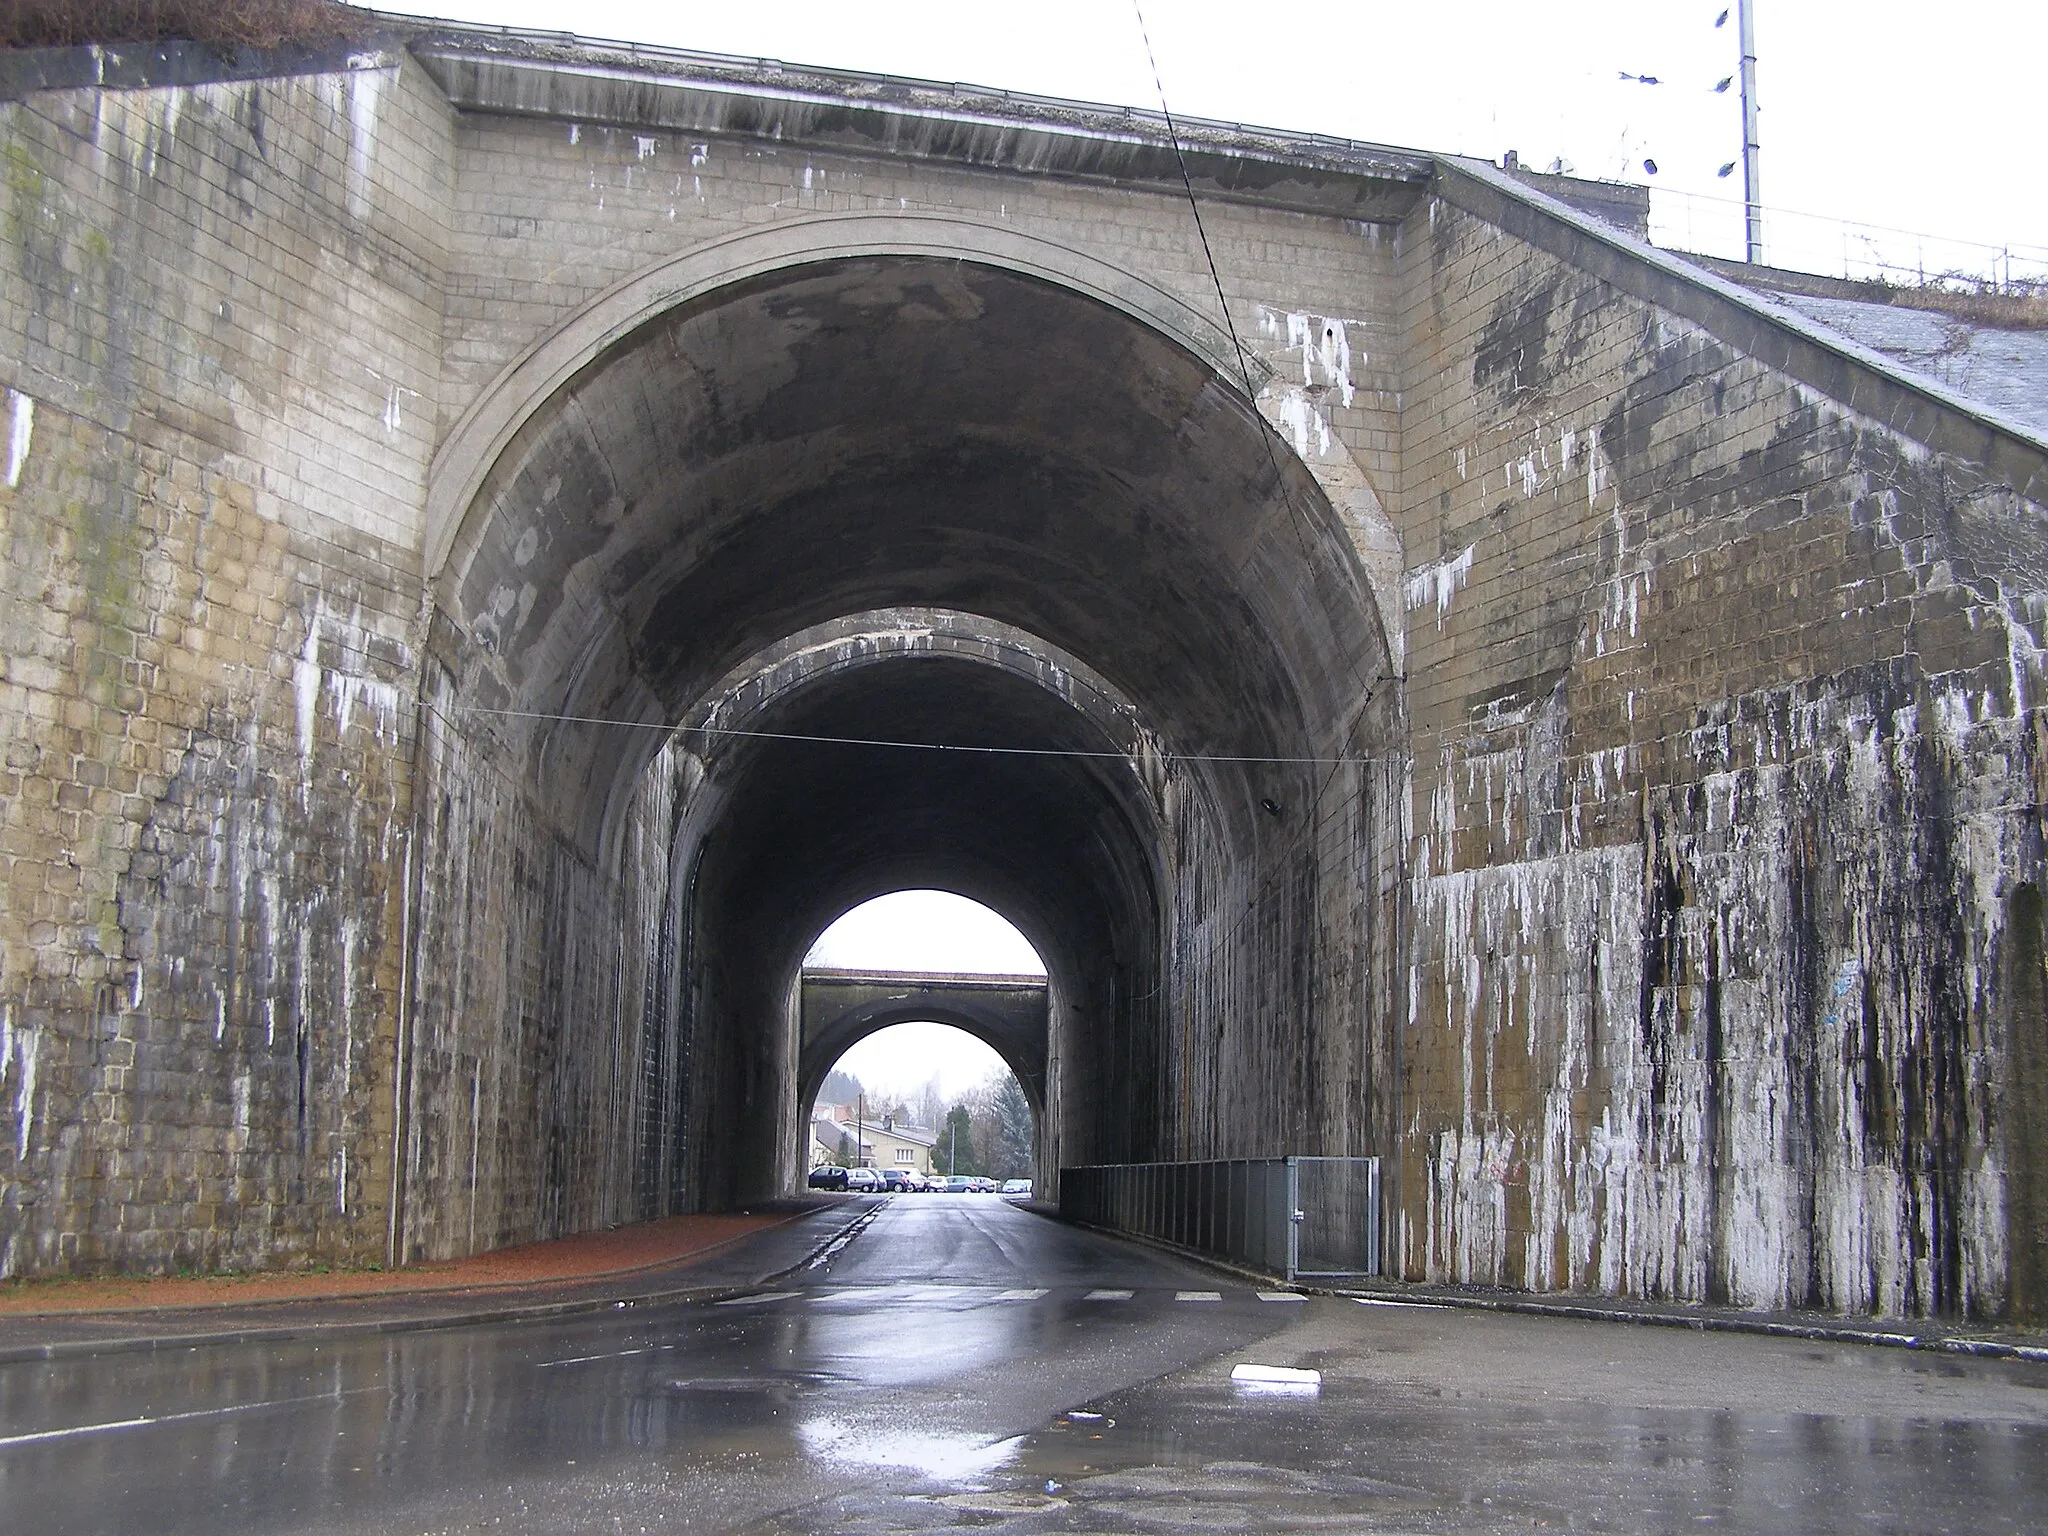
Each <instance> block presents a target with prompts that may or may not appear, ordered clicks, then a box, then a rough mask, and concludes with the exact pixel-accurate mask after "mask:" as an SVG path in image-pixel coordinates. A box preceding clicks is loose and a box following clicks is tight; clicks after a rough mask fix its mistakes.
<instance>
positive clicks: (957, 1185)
mask: <svg viewBox="0 0 2048 1536" xmlns="http://www.w3.org/2000/svg"><path fill="white" fill-rule="evenodd" d="M938 1186H939V1188H940V1189H942V1190H944V1191H945V1192H946V1193H947V1194H949V1195H965V1194H969V1193H971V1192H972V1191H973V1189H974V1180H972V1179H970V1178H969V1177H967V1175H966V1174H964V1173H949V1174H947V1175H946V1177H945V1178H943V1179H940V1180H939V1181H938Z"/></svg>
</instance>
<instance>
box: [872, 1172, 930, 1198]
mask: <svg viewBox="0 0 2048 1536" xmlns="http://www.w3.org/2000/svg"><path fill="white" fill-rule="evenodd" d="M882 1187H883V1188H885V1189H888V1190H890V1191H892V1192H894V1193H896V1194H900V1195H902V1194H909V1193H911V1192H912V1191H913V1190H917V1189H922V1188H923V1187H924V1185H923V1183H922V1181H921V1180H919V1178H918V1176H917V1175H916V1174H914V1173H912V1172H911V1171H910V1170H909V1169H908V1168H884V1169H883V1170H882Z"/></svg>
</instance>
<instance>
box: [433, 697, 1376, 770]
mask: <svg viewBox="0 0 2048 1536" xmlns="http://www.w3.org/2000/svg"><path fill="white" fill-rule="evenodd" d="M452 707H453V708H454V709H455V710H457V711H459V712H461V713H464V714H472V715H492V716H496V717H499V718H503V719H511V720H544V721H547V722H549V723H550V724H557V725H597V726H605V727H609V728H613V729H619V730H629V731H659V732H661V733H662V734H663V735H671V736H674V735H684V734H687V733H691V732H695V733H697V734H699V735H704V736H725V737H740V738H746V739H749V740H755V741H790V742H801V743H805V744H808V745H813V746H830V747H877V748H885V749H888V750H891V751H900V752H951V753H958V754H966V755H973V754H981V755H984V756H990V757H1067V758H1098V759H1102V760H1105V761H1115V762H1130V761H1133V760H1134V759H1135V758H1136V757H1137V756H1138V753H1136V752H1135V751H1129V752H1126V751H1117V750H1113V749H1100V750H1091V749H1088V748H1085V747H1004V746H977V745H972V744H968V743H964V742H943V741H905V740H899V739H895V738H892V737H885V736H832V735H825V734H822V733H816V732H809V731H762V730H751V729H747V728H745V727H741V726H726V725H677V724H671V723H668V722H664V721H659V720H613V719H608V718H606V717H605V716H603V715H565V714H557V713H555V712H553V711H550V710H544V709H498V708H493V707H491V706H489V705H484V704H462V703H458V704H455V705H453V706H452ZM441 712H442V713H445V712H446V711H445V710H444V711H441ZM1151 755H1153V756H1156V757H1158V758H1160V759H1161V760H1163V761H1165V762H1172V763H1237V764H1245V765H1250V766H1254V767H1256V766H1262V765H1263V766H1275V767H1280V766H1286V767H1321V766H1324V765H1326V764H1336V765H1340V766H1341V765H1342V764H1344V763H1363V762H1369V761H1371V759H1369V758H1362V757H1353V756H1340V757H1260V756H1255V755H1252V754H1249V753H1229V752H1164V751H1162V752H1158V753H1154V754H1151Z"/></svg>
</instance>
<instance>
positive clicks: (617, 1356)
mask: <svg viewBox="0 0 2048 1536" xmlns="http://www.w3.org/2000/svg"><path fill="white" fill-rule="evenodd" d="M657 1347H659V1346H656V1345H653V1344H643V1345H641V1346H640V1348H638V1349H615V1350H612V1351H611V1352H610V1353H609V1354H603V1355H571V1356H569V1358H568V1359H566V1360H542V1361H540V1362H539V1363H538V1364H536V1365H535V1366H534V1369H535V1370H537V1371H544V1370H546V1369H547V1368H548V1367H549V1366H551V1365H582V1364H583V1363H584V1362H585V1361H588V1360H624V1359H625V1358H626V1357H627V1356H629V1355H648V1354H652V1353H653V1352H654V1351H655V1349H656V1348H657Z"/></svg>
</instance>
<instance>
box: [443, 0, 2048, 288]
mask: <svg viewBox="0 0 2048 1536" xmlns="http://www.w3.org/2000/svg"><path fill="white" fill-rule="evenodd" d="M1725 3H1726V4H1728V5H1732V4H1733V0H1725ZM1723 5H1724V0H1548V3H1545V0H1459V3H1457V4H1454V5H1443V4H1432V3H1429V0H1401V3H1399V4H1395V3H1393V0H1351V3H1348V4H1336V5H1326V6H1319V7H1310V8H1304V7H1283V8H1282V9H1281V10H1278V11H1275V10H1273V9H1272V8H1271V7H1270V6H1264V5H1253V4H1246V3H1243V0H1236V3H1226V0H1145V15H1146V19H1147V21H1148V23H1149V25H1150V30H1151V34H1152V42H1153V46H1154V49H1155V51H1156V53H1157V55H1158V59H1159V67H1160V71H1161V73H1162V75H1163V76H1164V81H1165V86H1166V91H1167V97H1168V101H1169V103H1170V104H1171V106H1172V107H1173V109H1174V110H1175V111H1176V112H1182V113H1186V114H1188V115H1191V116H1203V117H1214V118H1222V119H1225V120H1230V121H1237V122H1245V123H1254V124H1259V125H1263V126H1271V127H1279V128H1294V129H1303V130H1313V131H1317V132H1324V133H1333V134H1340V135H1343V136H1345V137H1348V138H1355V139H1363V140H1369V141H1375V142H1379V143H1383V144H1391V145H1396V146H1402V147H1409V148H1417V149H1432V150H1445V151H1451V152H1456V153H1465V154H1474V155H1481V156H1484V157H1486V158H1489V159H1495V160H1497V159H1498V158H1499V157H1500V155H1501V153H1502V152H1503V151H1504V150H1507V149H1510V148H1512V149H1515V150H1518V151H1519V152H1520V154H1521V157H1522V160H1523V162H1524V163H1525V164H1528V165H1532V166H1535V167H1537V168H1539V169H1540V168H1542V167H1544V166H1547V165H1548V164H1549V163H1550V161H1551V160H1552V158H1553V157H1556V156H1562V157H1564V158H1565V159H1566V160H1568V161H1570V162H1571V163H1572V165H1573V166H1574V167H1576V169H1577V171H1578V173H1579V174H1581V175H1586V176H1605V177H1622V178H1624V179H1629V180H1636V181H1642V180H1645V179H1646V178H1645V177H1644V175H1643V171H1642V161H1643V158H1644V156H1645V155H1648V156H1649V157H1650V158H1652V159H1655V160H1656V161H1657V163H1658V168H1659V174H1658V175H1657V176H1656V177H1655V178H1654V181H1653V182H1652V184H1653V185H1656V186H1658V187H1660V188H1671V189H1677V190H1680V191H1687V192H1694V193H1705V194H1713V195H1715V196H1720V197H1733V198H1736V199H1739V198H1740V196H1741V173H1740V171H1739V170H1738V171H1737V172H1736V174H1735V175H1734V176H1733V177H1731V178H1729V179H1728V180H1725V181H1723V180H1719V179H1717V178H1716V176H1715V174H1714V173H1715V171H1716V169H1717V168H1718V167H1719V166H1720V165H1722V164H1725V163H1726V162H1728V161H1730V160H1736V159H1739V157H1740V153H1741V128H1740V112H1739V109H1738V106H1737V104H1736V93H1735V92H1734V91H1733V90H1730V91H1729V92H1728V93H1727V94H1726V95H1723V96H1717V95H1715V94H1714V92H1713V89H1712V87H1713V84H1714V82H1715V81H1716V80H1718V79H1720V78H1721V77H1722V76H1724V75H1729V74H1732V73H1734V72H1735V69H1736V64H1737V49H1736V43H1735V30H1736V29H1735V21H1734V18H1733V16H1732V15H1731V17H1730V19H1729V22H1728V24H1727V26H1725V27H1723V28H1721V29H1719V30H1716V29H1715V27H1714V25H1713V22H1714V17H1715V16H1716V14H1717V13H1718V12H1719V11H1720V10H1721V9H1723ZM417 8H418V9H420V10H422V11H426V12H431V13H434V14H439V15H443V16H447V17H451V18H455V19H461V20H468V21H478V22H487V23H491V24H497V25H509V26H520V27H533V28H540V29H548V30H557V31H559V30H562V29H563V28H564V24H565V23H568V24H569V28H570V30H574V31H575V32H577V33H579V34H581V35H582V36H585V37H591V38H621V39H630V40H632V41H636V42H645V43H662V44H669V45H673V46H676V47H685V48H696V49H701V50H705V51H709V52H715V53H735V54H745V55H763V56H768V57H774V58H780V59H783V60H785V61H788V62H792V63H803V64H818V65H828V66H837V67H841V68H851V69H862V70H872V71H877V72H882V73H888V74H899V75H911V76H919V77H924V78H931V79H938V80H962V81H971V82H973V83H976V84H982V85H997V86H1006V87H1009V88H1011V89H1017V90H1030V91H1038V92H1042V93H1045V94H1049V95H1056V96H1070V97H1076V98H1080V99H1084V100H1091V101H1103V102H1113V103H1135V104H1138V105H1142V106H1155V105H1156V104H1157V96H1156V94H1155V92H1154V89H1153V83H1152V77H1151V72H1150V70H1149V68H1148V67H1147V65H1146V62H1145V55H1144V48H1143V45H1142V44H1141V42H1140V41H1139V36H1138V29H1137V23H1136V21H1135V19H1134V17H1133V14H1132V10H1131V7H1130V5H1129V3H1128V0H1009V3H1003V4H991V3H987V0H981V3H970V0H867V3H862V4H849V3H847V0H772V3H768V4H755V5H736V4H732V3H731V0H723V3H720V4H716V5H711V4H699V3H675V0H582V3H580V4H578V5H576V6H574V7H567V6H564V5H562V4H561V3H560V0H438V3H436V4H420V5H418V7H417ZM1756 18H1757V20H1756V30H1757V52H1758V55H1759V61H1760V62H1759V66H1758V80H1759V85H1758V92H1757V96H1758V101H1759V104H1760V107H1761V111H1762V119H1761V130H1760V135H1759V137H1760V139H1761V142H1762V146H1763V176H1762V185H1763V194H1764V201H1765V207H1766V212H1767V222H1766V241H1767V252H1766V254H1767V256H1769V257H1770V258H1771V259H1775V260H1783V261H1785V262H1786V263H1787V264H1793V262H1794V260H1795V259H1796V258H1797V257H1799V256H1805V257H1807V258H1808V259H1807V261H1806V264H1808V265H1816V264H1818V265H1823V266H1824V265H1825V264H1826V261H1827V260H1834V259H1835V257H1836V252H1837V248H1838V247H1839V246H1840V245H1841V243H1842V232H1841V231H1840V230H1839V229H1836V228H1833V227H1829V228H1816V227H1809V226H1806V225H1804V224H1803V223H1802V222H1801V221H1800V220H1799V219H1797V218H1794V217H1791V216H1789V215H1788V213H1787V211H1788V210H1802V211H1805V212H1810V213H1817V214H1825V215H1831V216H1835V217H1839V218H1846V219H1853V220H1859V221H1863V222H1865V223H1871V224H1878V225H1885V226H1893V227H1898V228H1903V229H1909V230H1921V231H1927V232H1930V233H1933V234H1936V235H1942V236H1949V237H1956V238H1963V239H1970V240H1978V241H1987V242H1991V243H1993V244H1998V243H2003V242H2012V243H2017V244H2021V245H2027V246H2032V247H2035V248H2037V249H2038V250H2039V251H2040V252H2041V253H2042V254H2043V255H2048V174H2044V173H2043V170H2042V165H2041V150H2042V147H2043V135H2042V133H2041V131H2040V122H2041V106H2040V103H2041V100H2042V97H2043V94H2044V92H2043V85H2044V81H2043V78H2042V73H2043V68H2044V61H2048V5H2043V4H2041V3H2040V0H1947V3H1945V4H1942V5H1939V6H1930V5H1927V4H1925V3H1919V4H1910V5H1909V4H1907V3H1906V0H1860V3H1857V4H1853V5H1852V4H1849V3H1846V0H1756ZM1622 71H1627V72H1629V73H1631V74H1639V75H1640V74H1647V75H1654V76H1656V77H1657V78H1658V79H1659V80H1660V81H1661V82H1662V83H1661V84H1659V85H1656V86H1644V85H1638V84H1634V83H1631V82H1625V81H1623V80H1621V79H1619V78H1618V76H1619V74H1620V73H1621V72H1622ZM1773 214H1775V215H1776V217H1772V216H1771V215H1773ZM1659 217H1660V220H1662V221H1664V222H1665V223H1666V224H1667V226H1669V227H1671V228H1673V230H1674V231H1675V232H1678V233H1682V232H1683V231H1685V230H1686V229H1687V228H1688V227H1690V230H1691V235H1692V239H1691V242H1690V243H1691V244H1693V245H1694V246H1696V247H1700V248H1718V249H1722V250H1726V249H1727V247H1728V246H1729V244H1730V242H1734V243H1735V244H1736V246H1737V247H1738V248H1739V242H1740V227H1741V226H1740V213H1739V210H1733V209H1728V208H1725V207H1722V208H1716V207H1714V206H1713V205H1710V204H1703V205H1697V206H1695V207H1692V208H1690V209H1688V208H1686V207H1684V206H1681V205H1679V204H1677V203H1676V202H1673V203H1672V204H1671V205H1669V206H1662V207H1660V209H1659ZM1688 220H1690V225H1689V226H1688V223H1687V221H1688ZM1674 243H1681V244H1683V243H1687V242H1685V241H1684V240H1682V239H1681V240H1677V241H1675V242H1674ZM1795 247H1796V249H1795ZM1902 252H1903V253H1904V255H1905V257H1906V259H1908V260H1910V259H1912V252H1911V247H1910V243H1907V244H1906V245H1904V246H1895V247H1894V249H1893V251H1892V254H1893V255H1894V256H1897V255H1899V254H1901V253H1902ZM1942 254H1947V253H1942V252H1934V253H1931V256H1933V257H1938V256H1940V255H1942ZM1973 254H1974V253H1973ZM1836 265H1837V266H1839V261H1838V260H1836Z"/></svg>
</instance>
